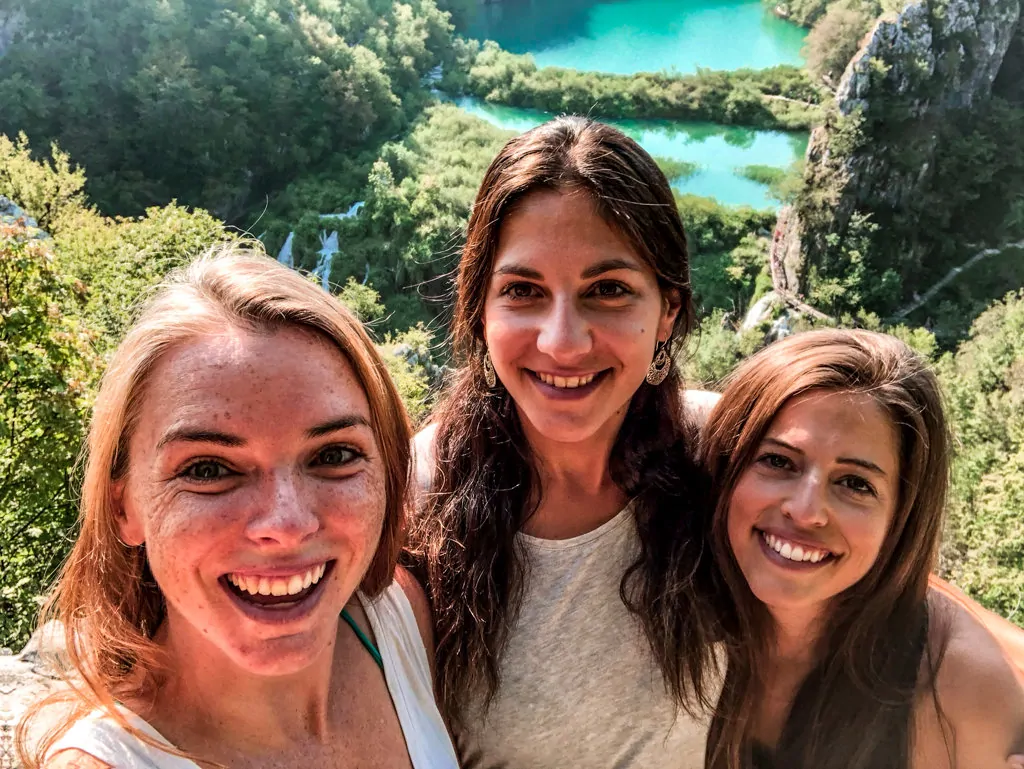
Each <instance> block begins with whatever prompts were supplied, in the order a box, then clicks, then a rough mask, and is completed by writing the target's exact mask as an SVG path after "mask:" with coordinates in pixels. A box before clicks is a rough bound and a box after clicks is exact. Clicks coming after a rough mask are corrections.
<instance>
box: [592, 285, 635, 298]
mask: <svg viewBox="0 0 1024 769" xmlns="http://www.w3.org/2000/svg"><path fill="white" fill-rule="evenodd" d="M629 293H631V292H630V290H629V289H628V288H626V287H625V286H624V285H622V284H621V283H617V282H615V281H613V280H602V281H601V282H600V283H598V284H596V285H595V286H594V288H593V294H594V295H595V296H597V297H598V298H600V299H618V298H619V297H622V296H626V295H627V294H629Z"/></svg>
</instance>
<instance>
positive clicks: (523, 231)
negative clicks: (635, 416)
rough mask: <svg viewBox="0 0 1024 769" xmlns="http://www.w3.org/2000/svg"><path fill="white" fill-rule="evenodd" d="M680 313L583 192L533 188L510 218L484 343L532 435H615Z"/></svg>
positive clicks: (491, 289)
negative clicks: (661, 342)
mask: <svg viewBox="0 0 1024 769" xmlns="http://www.w3.org/2000/svg"><path fill="white" fill-rule="evenodd" d="M678 310H679V301H678V297H676V296H670V297H666V296H664V295H663V293H662V291H661V290H660V288H659V286H658V281H657V277H656V275H655V273H654V271H653V270H652V269H651V268H650V267H649V266H648V265H646V264H645V263H644V262H643V261H642V260H641V258H640V257H639V256H638V255H637V254H636V252H635V251H634V250H633V248H632V246H631V245H630V244H629V242H628V241H627V240H626V239H625V238H623V236H622V235H620V234H619V233H618V232H617V231H616V230H614V229H613V228H612V227H610V226H609V225H608V224H607V223H606V222H605V221H604V219H602V218H601V216H600V215H599V214H598V212H597V210H596V208H595V206H594V203H593V201H592V200H591V198H590V197H589V196H588V195H587V194H585V193H583V192H580V191H567V192H557V191H550V190H544V191H538V192H533V193H531V194H529V195H528V196H527V197H526V198H524V199H523V200H522V202H521V203H520V205H519V206H518V207H517V208H516V209H515V211H514V212H513V213H512V214H510V215H509V216H508V217H507V218H506V219H505V221H504V222H503V223H502V225H501V234H500V237H499V240H498V247H497V253H496V256H495V261H494V267H493V271H492V273H491V278H490V283H489V286H488V288H487V298H486V300H485V304H484V340H485V342H486V344H487V349H488V352H489V353H490V356H491V360H492V362H493V363H494V369H495V372H496V373H497V375H498V378H499V379H500V380H501V383H502V384H503V385H504V386H505V388H506V389H507V390H508V392H509V394H510V395H511V396H512V399H513V400H514V401H515V403H516V406H517V408H518V410H519V415H520V417H521V418H522V420H523V423H524V427H525V429H526V430H527V434H528V435H530V434H531V433H532V434H533V436H534V437H537V436H542V437H543V438H545V439H546V440H549V441H554V442H558V443H576V442H580V441H584V440H587V439H588V438H591V437H593V436H595V435H597V434H603V433H607V434H608V435H611V436H614V434H615V433H616V432H617V431H618V427H619V425H620V424H621V422H622V418H623V416H624V415H625V412H626V408H627V406H628V405H629V401H630V398H632V397H633V394H634V393H635V392H636V391H637V389H638V388H639V387H640V385H641V384H642V383H643V381H644V377H645V376H646V374H647V369H648V367H649V366H650V364H651V360H652V359H653V357H654V350H655V345H656V343H657V342H659V341H665V340H666V339H668V337H669V335H670V334H671V331H672V324H673V322H674V320H675V317H676V314H677V313H678Z"/></svg>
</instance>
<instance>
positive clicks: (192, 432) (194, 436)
mask: <svg viewBox="0 0 1024 769" xmlns="http://www.w3.org/2000/svg"><path fill="white" fill-rule="evenodd" d="M178 441H181V442H184V443H216V444H219V445H221V446H230V447H237V446H244V445H245V440H244V439H242V438H239V437H238V436H237V435H231V434H230V433H222V432H217V431H216V430H196V429H193V428H189V427H176V428H174V429H173V430H171V431H170V432H168V433H167V434H165V435H164V437H163V438H161V439H160V442H159V443H157V444H156V447H157V448H158V449H160V448H163V447H164V446H166V445H167V444H168V443H175V442H178Z"/></svg>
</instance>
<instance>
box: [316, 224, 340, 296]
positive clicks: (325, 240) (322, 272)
mask: <svg viewBox="0 0 1024 769" xmlns="http://www.w3.org/2000/svg"><path fill="white" fill-rule="evenodd" d="M319 253H320V258H319V259H317V262H316V269H315V270H313V272H312V274H313V275H315V276H316V277H318V278H320V285H321V286H323V289H324V291H330V290H331V266H332V265H333V264H334V255H335V254H336V253H338V233H337V232H332V233H331V234H330V235H327V234H326V233H323V232H321V233H320V251H319Z"/></svg>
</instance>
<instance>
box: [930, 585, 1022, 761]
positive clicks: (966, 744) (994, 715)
mask: <svg viewBox="0 0 1024 769" xmlns="http://www.w3.org/2000/svg"><path fill="white" fill-rule="evenodd" d="M929 612H930V613H931V614H932V616H933V617H934V618H935V621H934V622H932V623H931V631H930V636H931V637H930V638H929V644H930V645H931V646H932V648H933V649H936V650H939V649H942V648H943V647H944V652H943V654H942V657H941V662H940V665H939V669H938V673H937V674H936V678H935V695H936V697H935V699H937V700H938V709H939V710H941V715H939V714H938V713H937V712H936V709H935V707H934V700H931V702H930V703H929V702H927V701H926V702H925V703H922V704H923V705H924V706H925V710H928V709H929V708H928V707H927V706H928V705H929V704H931V708H930V710H931V711H932V713H930V714H925V717H924V720H923V724H924V725H925V728H924V729H923V731H922V732H921V733H920V736H921V741H920V748H921V750H922V751H925V752H930V753H931V755H932V757H933V759H937V758H938V757H939V756H940V755H942V756H948V755H949V753H952V754H953V756H954V757H955V762H956V764H955V765H956V766H957V767H965V769H969V768H971V767H979V768H980V767H990V766H992V767H998V766H1008V765H1009V764H1008V761H1009V757H1010V756H1011V755H1012V754H1014V753H1021V752H1022V751H1024V686H1022V685H1021V682H1020V679H1018V677H1017V674H1016V670H1015V669H1014V666H1013V664H1012V663H1011V662H1010V660H1008V659H1007V657H1006V654H1005V652H1004V650H1003V648H1002V647H1001V646H1000V644H999V642H998V641H997V639H996V638H995V637H994V636H993V635H992V633H991V632H989V630H988V629H987V628H986V627H985V626H984V625H983V624H982V623H981V622H980V621H979V619H978V618H977V617H976V616H975V615H974V614H972V613H971V612H970V611H968V610H967V609H966V608H964V607H963V606H962V605H960V604H958V603H956V602H955V601H952V600H950V599H949V598H948V597H946V596H944V595H941V594H939V593H936V592H935V591H931V592H930V595H929ZM928 699H931V698H928ZM943 726H945V727H946V728H945V729H944V728H943ZM950 732H951V734H950ZM940 748H941V753H940V752H939V750H940ZM946 761H947V762H948V759H946ZM928 765H930V766H938V765H940V763H935V761H934V760H931V761H929V764H928Z"/></svg>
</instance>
